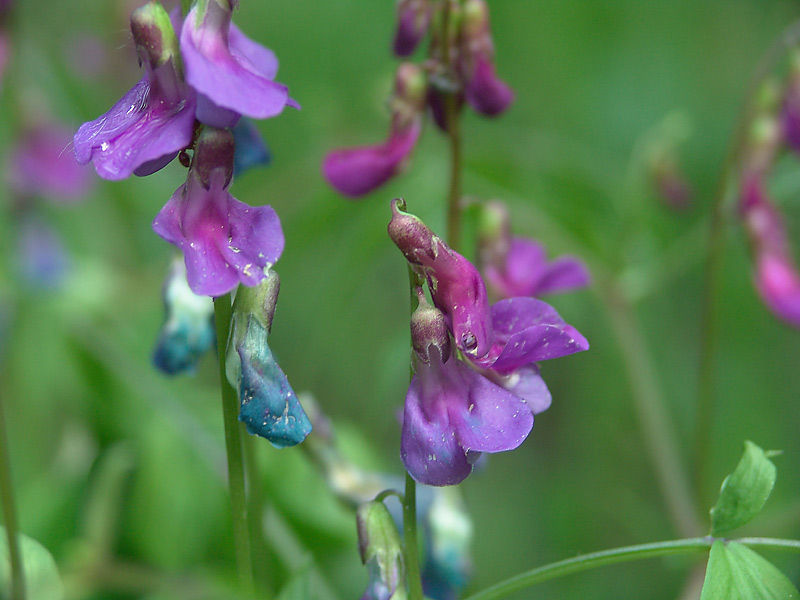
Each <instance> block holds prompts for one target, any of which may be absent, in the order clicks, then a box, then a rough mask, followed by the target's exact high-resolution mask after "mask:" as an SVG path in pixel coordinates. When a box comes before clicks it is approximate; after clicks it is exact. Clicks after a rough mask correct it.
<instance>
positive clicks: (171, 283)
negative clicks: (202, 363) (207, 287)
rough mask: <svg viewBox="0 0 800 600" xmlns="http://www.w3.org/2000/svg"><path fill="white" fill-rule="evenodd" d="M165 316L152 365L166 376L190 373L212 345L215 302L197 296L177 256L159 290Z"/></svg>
mask: <svg viewBox="0 0 800 600" xmlns="http://www.w3.org/2000/svg"><path fill="white" fill-rule="evenodd" d="M162 295H163V299H164V310H165V313H166V318H165V320H164V325H162V327H161V331H160V332H159V335H158V341H157V342H156V348H155V351H154V352H153V364H155V366H156V367H158V368H159V369H161V370H162V371H163V372H165V373H167V374H169V375H175V374H177V373H185V372H193V371H194V369H195V366H196V365H197V361H198V360H199V359H200V357H201V356H202V355H203V354H205V353H206V352H208V350H209V349H210V348H211V347H212V345H213V344H214V340H215V339H216V333H215V330H214V303H213V302H212V301H211V298H209V297H208V296H198V295H197V294H195V293H194V292H192V290H191V289H189V283H188V282H187V281H186V266H185V265H184V263H183V260H181V259H176V260H174V261H173V263H172V266H171V267H170V269H169V274H168V275H167V278H166V280H165V281H164V288H163V290H162Z"/></svg>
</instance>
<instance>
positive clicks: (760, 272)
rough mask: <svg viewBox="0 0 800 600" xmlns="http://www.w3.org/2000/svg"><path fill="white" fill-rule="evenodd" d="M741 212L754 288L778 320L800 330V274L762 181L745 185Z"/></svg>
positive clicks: (753, 178)
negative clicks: (748, 245)
mask: <svg viewBox="0 0 800 600" xmlns="http://www.w3.org/2000/svg"><path fill="white" fill-rule="evenodd" d="M739 210H740V214H741V217H742V220H743V223H744V226H745V228H746V229H747V232H748V234H749V236H750V242H751V248H752V254H753V257H754V262H755V284H756V289H757V290H758V293H759V295H760V296H761V299H762V300H763V301H764V303H765V304H766V305H767V307H768V308H769V309H770V310H771V311H772V312H773V313H774V314H775V315H776V316H777V317H779V318H780V319H782V320H784V321H786V322H787V323H789V324H790V325H792V326H794V327H800V272H799V271H798V269H797V265H796V263H795V261H794V259H793V257H792V249H791V244H790V243H789V239H788V236H787V234H786V225H785V224H784V222H783V218H782V216H781V214H780V212H779V211H778V209H777V207H775V206H774V204H773V203H772V202H771V201H770V200H769V198H768V197H767V193H766V190H765V189H764V182H763V180H762V179H761V178H760V177H750V178H749V179H746V180H745V181H744V182H743V186H742V193H741V198H740V204H739Z"/></svg>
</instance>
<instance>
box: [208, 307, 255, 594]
mask: <svg viewBox="0 0 800 600" xmlns="http://www.w3.org/2000/svg"><path fill="white" fill-rule="evenodd" d="M232 315H233V310H232V307H231V296H230V294H225V295H224V296H220V297H219V298H214V318H215V320H216V325H217V353H218V358H219V376H220V382H219V383H220V388H221V389H222V419H223V422H224V424H225V453H226V455H227V458H228V491H229V493H230V497H231V515H232V518H233V543H234V548H235V552H236V566H237V568H238V571H239V581H240V583H241V584H242V589H243V590H244V591H245V593H248V594H252V593H253V589H254V588H253V564H252V558H251V555H250V530H249V525H248V520H247V497H246V494H245V487H244V458H243V455H242V440H241V437H240V436H239V430H240V425H239V399H238V398H237V397H236V390H234V389H233V388H232V387H231V386H230V385H229V384H228V379H227V377H226V375H225V348H226V346H227V343H228V332H229V330H230V326H231V317H232Z"/></svg>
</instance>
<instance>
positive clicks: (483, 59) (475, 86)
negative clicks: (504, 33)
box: [459, 0, 514, 117]
mask: <svg viewBox="0 0 800 600" xmlns="http://www.w3.org/2000/svg"><path fill="white" fill-rule="evenodd" d="M463 11H464V12H463V14H464V17H463V29H462V33H461V40H462V50H461V57H460V65H459V66H460V69H461V72H462V77H463V80H464V96H465V97H466V100H467V102H468V103H469V105H470V106H471V107H472V108H473V109H474V110H475V111H477V112H479V113H481V114H482V115H486V116H488V117H493V116H496V115H499V114H500V113H502V112H504V111H505V110H506V109H507V108H508V107H509V106H510V105H511V103H512V102H513V101H514V91H513V90H512V89H511V88H510V87H509V86H508V85H507V84H506V83H505V82H503V81H502V80H501V79H500V78H499V77H498V76H497V73H496V70H495V66H494V43H493V42H492V33H491V28H490V26H489V6H488V4H487V3H486V0H466V1H465V2H464V9H463Z"/></svg>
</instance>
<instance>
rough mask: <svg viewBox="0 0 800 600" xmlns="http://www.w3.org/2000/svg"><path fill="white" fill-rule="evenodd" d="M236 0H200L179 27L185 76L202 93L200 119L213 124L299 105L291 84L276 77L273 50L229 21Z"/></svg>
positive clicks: (225, 124) (226, 123)
mask: <svg viewBox="0 0 800 600" xmlns="http://www.w3.org/2000/svg"><path fill="white" fill-rule="evenodd" d="M235 4H236V2H235V1H233V2H232V1H230V0H207V1H206V2H204V3H202V2H200V3H197V4H195V6H194V7H193V8H192V10H190V11H189V14H188V15H186V19H185V20H184V22H183V27H182V29H181V52H182V54H183V60H184V63H185V68H186V81H187V82H188V83H189V85H191V86H192V87H193V88H194V89H195V90H197V92H198V100H197V119H198V120H199V121H201V122H203V123H207V124H209V125H213V126H214V127H232V126H234V125H235V124H236V122H237V121H238V119H239V117H240V116H241V115H245V116H248V117H253V118H256V119H266V118H269V117H274V116H276V115H278V114H280V113H281V112H282V111H283V109H284V107H285V106H287V105H288V106H292V107H294V108H300V106H299V105H298V104H297V103H296V102H295V101H294V100H292V99H291V98H289V88H287V87H286V86H285V85H282V84H280V83H277V82H276V81H274V79H275V75H276V73H277V71H278V59H277V58H276V57H275V54H274V53H273V52H272V51H271V50H269V49H268V48H265V47H264V46H262V45H260V44H257V43H256V42H254V41H252V40H251V39H250V38H248V37H247V36H245V35H244V34H243V33H242V32H241V31H239V29H238V28H237V27H236V26H235V25H233V24H232V23H231V16H232V13H233V8H234V5H235ZM200 5H204V6H202V7H200Z"/></svg>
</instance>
